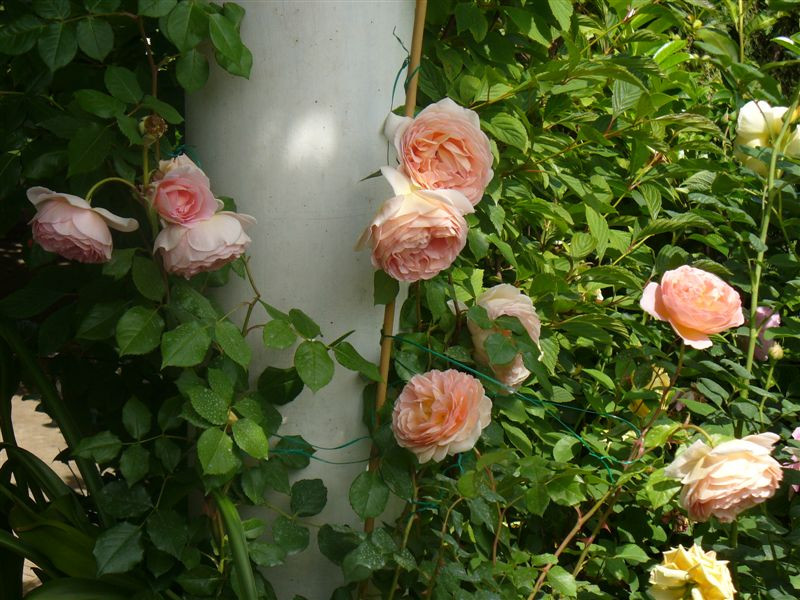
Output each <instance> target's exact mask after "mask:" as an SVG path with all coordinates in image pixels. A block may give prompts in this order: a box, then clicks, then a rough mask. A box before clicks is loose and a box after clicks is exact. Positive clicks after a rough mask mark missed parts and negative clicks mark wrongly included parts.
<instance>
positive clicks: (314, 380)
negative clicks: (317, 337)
mask: <svg viewBox="0 0 800 600" xmlns="http://www.w3.org/2000/svg"><path fill="white" fill-rule="evenodd" d="M294 367H295V369H297V374H298V375H299V376H300V379H302V380H303V383H305V384H306V385H307V386H308V387H309V388H311V391H313V392H318V391H319V390H321V389H322V388H323V387H325V386H326V385H327V384H328V382H330V380H331V378H332V377H333V369H334V366H333V360H331V357H330V356H329V355H328V349H327V348H326V347H325V344H323V343H322V342H317V341H305V342H303V343H302V344H300V345H299V346H298V347H297V350H295V353H294Z"/></svg>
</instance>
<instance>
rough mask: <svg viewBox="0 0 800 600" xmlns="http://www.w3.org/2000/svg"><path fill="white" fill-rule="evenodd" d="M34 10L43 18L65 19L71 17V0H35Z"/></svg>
mask: <svg viewBox="0 0 800 600" xmlns="http://www.w3.org/2000/svg"><path fill="white" fill-rule="evenodd" d="M32 4H33V10H34V12H35V13H36V14H37V15H39V16H40V17H42V18H43V19H59V20H63V19H66V18H67V17H69V14H70V8H69V0H33V3H32Z"/></svg>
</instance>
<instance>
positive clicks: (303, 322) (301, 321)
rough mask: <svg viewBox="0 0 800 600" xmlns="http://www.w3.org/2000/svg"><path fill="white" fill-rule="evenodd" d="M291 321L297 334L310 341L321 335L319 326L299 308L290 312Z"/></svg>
mask: <svg viewBox="0 0 800 600" xmlns="http://www.w3.org/2000/svg"><path fill="white" fill-rule="evenodd" d="M289 320H290V321H291V322H292V325H294V328H295V329H296V330H297V332H298V333H299V334H300V335H302V336H303V337H304V338H306V339H309V340H310V339H312V338H315V337H317V336H318V335H320V329H319V325H317V324H316V323H315V322H314V320H313V319H312V318H311V317H309V316H308V315H307V314H306V313H304V312H303V311H302V310H300V309H298V308H293V309H292V310H290V311H289Z"/></svg>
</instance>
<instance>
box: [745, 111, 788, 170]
mask: <svg viewBox="0 0 800 600" xmlns="http://www.w3.org/2000/svg"><path fill="white" fill-rule="evenodd" d="M788 110H789V109H788V108H786V107H785V106H770V105H769V103H768V102H764V101H763V100H759V101H758V102H755V101H750V102H748V103H747V104H745V105H744V106H742V108H741V109H739V118H738V119H737V121H736V140H734V144H735V145H736V146H747V147H749V148H763V147H767V146H772V145H773V144H774V142H775V139H776V138H777V137H778V133H780V130H781V128H782V127H783V118H784V116H785V115H786V111H788ZM782 146H783V147H782V148H781V151H782V152H784V153H786V154H788V155H791V156H797V155H800V129H798V128H795V129H794V131H791V130H790V131H789V132H787V135H786V136H785V137H784V142H783V144H782ZM734 154H735V155H736V158H738V159H739V160H740V161H741V162H742V163H743V164H744V165H745V166H746V167H747V168H749V169H751V170H753V171H755V172H756V173H758V174H759V175H766V174H767V164H766V163H765V162H764V161H762V160H760V159H758V158H756V157H754V156H748V155H747V154H745V153H744V152H741V151H739V150H738V149H737V150H735V151H734Z"/></svg>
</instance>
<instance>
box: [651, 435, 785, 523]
mask: <svg viewBox="0 0 800 600" xmlns="http://www.w3.org/2000/svg"><path fill="white" fill-rule="evenodd" d="M779 439H780V438H779V437H778V435H776V434H774V433H760V434H758V435H748V436H747V437H744V438H742V439H740V440H731V441H729V442H724V443H722V444H720V445H719V446H715V447H714V448H710V447H709V446H707V445H706V444H705V443H703V442H702V441H697V442H695V443H694V444H692V445H691V446H689V447H688V448H687V449H686V450H685V451H684V452H683V453H682V454H680V455H679V456H678V457H677V458H676V459H675V460H674V461H673V462H672V464H671V465H670V466H668V467H667V468H666V469H665V470H664V474H665V475H666V476H667V477H672V478H673V479H679V480H680V481H681V483H682V484H683V489H682V490H681V497H680V501H681V505H683V507H684V508H685V509H686V510H687V511H688V513H689V518H691V519H694V520H695V521H707V520H708V519H709V517H711V516H715V517H717V519H719V520H720V521H721V522H723V523H730V522H731V521H733V520H734V519H735V518H736V517H737V515H738V514H739V513H740V512H742V511H744V510H747V509H748V508H751V507H753V506H755V505H756V504H760V503H761V502H764V501H765V500H767V499H768V498H771V497H772V495H773V494H774V493H775V490H777V489H778V486H779V485H780V482H781V479H782V478H783V472H782V471H781V465H780V463H779V462H778V461H777V460H775V459H774V458H772V456H770V452H772V447H773V446H774V445H775V443H776V442H777V441H778V440H779Z"/></svg>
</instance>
